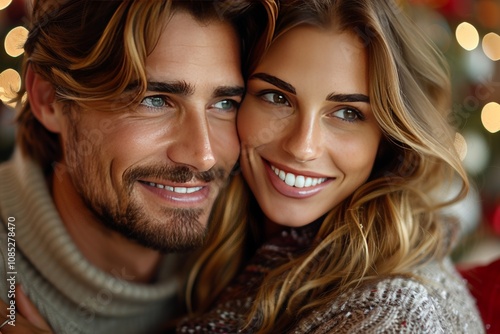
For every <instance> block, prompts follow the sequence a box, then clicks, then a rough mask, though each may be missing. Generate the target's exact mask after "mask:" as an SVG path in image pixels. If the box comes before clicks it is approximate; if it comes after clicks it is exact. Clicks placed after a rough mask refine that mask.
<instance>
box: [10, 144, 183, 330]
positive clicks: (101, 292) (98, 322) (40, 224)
mask: <svg viewBox="0 0 500 334" xmlns="http://www.w3.org/2000/svg"><path fill="white" fill-rule="evenodd" d="M9 217H11V218H10V220H12V217H13V218H15V241H16V259H15V269H16V272H17V274H16V275H15V276H16V282H17V283H20V284H21V285H22V287H23V289H24V291H25V292H26V293H27V294H28V296H29V298H30V299H31V300H32V301H33V302H34V304H35V306H36V307H37V308H38V310H39V311H40V312H41V314H42V315H43V316H44V317H45V319H47V320H48V322H49V323H50V325H51V326H52V328H53V330H54V331H55V332H56V333H89V334H90V333H92V334H96V333H106V334H109V333H154V331H153V328H159V327H160V324H163V323H165V322H166V320H168V318H169V315H171V314H173V313H174V311H175V309H176V306H175V305H176V301H177V291H178V279H177V278H176V277H175V276H174V274H173V273H174V272H175V269H176V266H177V263H178V261H177V259H176V257H175V256H173V255H172V256H168V257H166V258H165V261H164V263H163V266H162V269H161V270H160V273H159V277H158V280H157V283H154V284H137V283H132V282H129V281H127V280H126V279H127V278H128V279H130V278H131V276H130V274H128V273H127V268H116V271H114V272H112V273H111V274H108V273H106V272H103V271H101V270H100V269H98V268H96V267H94V266H93V265H92V264H91V263H90V262H88V261H87V260H86V259H85V258H84V256H83V255H82V254H81V253H80V252H79V250H78V249H77V248H76V246H75V244H74V243H73V242H72V239H71V237H70V235H69V234H68V233H67V231H66V229H65V227H64V225H63V223H62V222H61V219H60V217H59V215H58V213H57V211H56V208H55V206H54V203H53V202H52V198H51V196H50V193H49V191H48V187H47V185H46V182H45V179H44V177H43V174H42V172H41V169H40V168H39V167H38V165H36V164H35V163H33V162H32V161H29V160H26V159H24V158H23V157H22V156H21V154H20V152H16V153H15V154H14V156H13V158H12V160H11V161H8V162H6V163H3V164H1V165H0V221H1V222H0V298H1V299H2V300H3V301H6V299H7V290H8V289H9V286H8V284H7V283H8V282H7V281H6V279H7V273H8V272H11V271H12V270H9V269H8V267H7V263H6V259H7V233H8V232H9V230H7V225H8V219H9ZM9 276H10V275H9Z"/></svg>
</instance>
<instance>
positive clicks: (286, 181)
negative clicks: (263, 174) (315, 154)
mask: <svg viewBox="0 0 500 334" xmlns="http://www.w3.org/2000/svg"><path fill="white" fill-rule="evenodd" d="M264 166H265V168H266V171H267V174H268V177H269V180H270V182H271V184H272V185H273V187H274V188H275V189H276V190H277V191H278V192H279V193H280V194H282V195H284V196H287V197H292V198H307V197H311V196H314V195H316V194H317V193H318V192H320V191H321V190H323V189H324V188H325V187H326V186H327V185H328V184H330V183H331V182H332V181H333V180H334V179H331V178H326V177H314V176H307V175H301V174H298V173H292V172H287V171H285V170H282V169H280V168H278V167H276V166H274V165H273V164H271V163H270V162H265V163H264Z"/></svg>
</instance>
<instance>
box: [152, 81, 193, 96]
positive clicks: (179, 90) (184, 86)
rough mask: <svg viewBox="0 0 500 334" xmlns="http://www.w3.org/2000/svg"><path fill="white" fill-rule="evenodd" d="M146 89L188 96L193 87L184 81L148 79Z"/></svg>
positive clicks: (191, 92)
mask: <svg viewBox="0 0 500 334" xmlns="http://www.w3.org/2000/svg"><path fill="white" fill-rule="evenodd" d="M147 90H148V91H150V92H158V93H170V94H176V95H184V96H189V95H192V94H193V93H194V87H193V86H191V85H190V84H188V83H187V82H185V81H174V82H159V81H148V84H147Z"/></svg>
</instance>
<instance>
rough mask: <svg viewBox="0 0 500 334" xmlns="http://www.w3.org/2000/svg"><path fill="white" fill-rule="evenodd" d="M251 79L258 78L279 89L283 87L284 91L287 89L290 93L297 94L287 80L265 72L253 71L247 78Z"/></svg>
mask: <svg viewBox="0 0 500 334" xmlns="http://www.w3.org/2000/svg"><path fill="white" fill-rule="evenodd" d="M252 79H260V80H263V81H266V82H268V83H270V84H271V85H273V86H276V87H278V88H280V89H283V90H284V91H287V92H289V93H291V94H294V95H296V94H297V93H296V90H295V87H293V86H292V85H290V84H289V83H288V82H285V81H283V80H281V79H279V78H277V77H275V76H274V75H270V74H267V73H255V74H252V75H251V76H250V78H249V80H252Z"/></svg>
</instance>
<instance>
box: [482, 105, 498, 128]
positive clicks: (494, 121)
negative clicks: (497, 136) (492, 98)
mask: <svg viewBox="0 0 500 334" xmlns="http://www.w3.org/2000/svg"><path fill="white" fill-rule="evenodd" d="M481 121H482V122H483V126H484V128H485V129H486V130H488V131H489V132H491V133H495V132H498V131H500V104H498V103H496V102H490V103H488V104H487V105H485V106H484V107H483V110H482V111H481Z"/></svg>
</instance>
